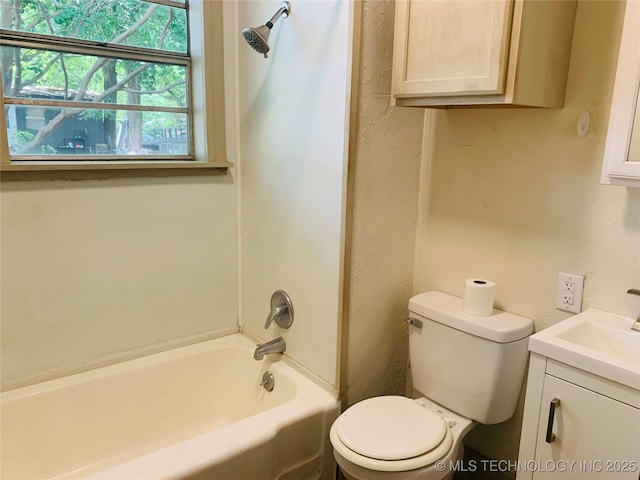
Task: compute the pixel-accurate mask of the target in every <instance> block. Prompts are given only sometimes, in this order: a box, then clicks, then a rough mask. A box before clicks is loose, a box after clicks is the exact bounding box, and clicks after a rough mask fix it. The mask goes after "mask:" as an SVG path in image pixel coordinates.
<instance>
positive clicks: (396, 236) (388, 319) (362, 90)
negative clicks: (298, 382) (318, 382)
mask: <svg viewBox="0 0 640 480" xmlns="http://www.w3.org/2000/svg"><path fill="white" fill-rule="evenodd" d="M393 20H394V2H393V1H378V0H374V1H365V2H363V3H362V35H361V39H360V42H361V44H360V50H359V52H360V67H359V72H360V80H359V88H358V90H359V93H358V106H357V126H356V132H355V136H354V141H355V153H356V155H355V158H352V159H351V162H352V166H351V168H352V170H353V172H352V182H353V183H352V186H351V188H352V195H353V213H352V215H353V225H352V228H353V231H352V242H351V262H350V270H351V274H350V277H349V278H350V282H349V283H350V291H351V294H350V298H349V313H348V340H347V342H346V344H347V349H348V355H347V365H346V368H347V372H346V375H347V388H346V392H345V393H346V400H347V403H348V404H353V403H355V402H357V401H359V400H362V399H364V398H368V397H371V396H375V395H382V394H392V393H396V394H402V393H404V383H405V374H406V369H405V366H406V359H407V353H408V352H407V328H406V323H405V322H404V321H403V320H404V318H405V317H406V313H407V312H406V311H407V302H408V299H409V297H410V296H411V293H412V283H413V279H412V274H413V253H414V251H413V250H414V242H415V229H416V219H417V206H418V179H419V168H420V152H421V142H422V125H423V113H422V110H420V109H409V108H395V107H391V106H390V99H389V92H390V90H391V45H392V39H393Z"/></svg>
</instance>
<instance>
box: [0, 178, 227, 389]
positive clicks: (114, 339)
mask: <svg viewBox="0 0 640 480" xmlns="http://www.w3.org/2000/svg"><path fill="white" fill-rule="evenodd" d="M0 199H1V211H0V214H1V225H0V227H1V231H2V238H1V240H2V242H1V258H2V266H1V277H0V280H1V291H0V292H1V304H2V310H1V318H2V325H1V326H2V330H1V332H2V380H3V383H5V384H6V383H7V382H10V381H13V382H14V383H15V382H16V381H19V380H20V379H25V378H26V377H29V376H34V375H35V376H38V378H47V376H55V375H56V374H57V373H56V372H57V371H58V370H59V369H62V370H63V371H64V370H65V369H67V370H68V369H69V368H71V369H78V368H80V369H81V368H83V367H84V368H86V367H88V366H91V365H92V364H94V363H95V362H98V361H101V360H103V359H105V358H107V357H109V358H117V357H118V356H119V355H135V352H142V351H148V350H149V349H153V348H156V349H158V348H160V349H161V348H168V345H170V344H172V343H175V342H176V341H180V339H186V338H188V337H194V336H196V337H199V336H202V335H213V334H215V332H222V331H229V330H233V329H235V328H236V318H237V315H236V247H235V187H234V184H233V178H232V177H231V176H230V175H229V176H225V177H198V178H189V177H185V178H164V179H160V178H147V179H121V180H116V179H112V180H94V181H77V182H71V181H38V182H3V183H2V192H1V196H0ZM163 345H165V346H164V347H163Z"/></svg>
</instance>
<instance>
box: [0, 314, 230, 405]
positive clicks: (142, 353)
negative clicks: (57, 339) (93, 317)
mask: <svg viewBox="0 0 640 480" xmlns="http://www.w3.org/2000/svg"><path fill="white" fill-rule="evenodd" d="M237 333H240V328H239V327H237V326H235V327H231V328H225V329H222V330H216V331H215V332H205V333H198V334H195V335H189V336H186V337H181V338H177V339H172V340H168V341H166V342H162V343H157V344H153V345H145V346H142V347H138V348H133V349H130V350H127V351H124V352H115V353H110V354H107V355H102V356H99V357H97V358H95V359H91V360H88V361H86V362H82V363H77V364H71V365H65V366H62V367H57V368H53V369H51V370H45V371H43V372H37V373H34V374H31V375H26V376H23V377H18V378H10V379H8V380H4V381H2V382H1V383H0V394H5V393H8V392H10V391H13V390H16V389H20V388H25V387H29V386H31V385H39V384H42V383H47V382H50V381H54V380H59V379H61V378H65V377H69V376H73V375H78V374H81V373H84V372H89V371H93V370H97V369H100V368H105V367H109V366H111V365H117V364H120V363H125V362H130V361H133V360H137V359H138V358H144V357H148V356H152V355H157V354H159V353H164V352H168V351H171V350H175V349H179V348H182V347H188V346H189V345H195V344H198V343H203V342H208V341H210V340H216V339H219V338H224V337H228V336H231V335H235V334H237Z"/></svg>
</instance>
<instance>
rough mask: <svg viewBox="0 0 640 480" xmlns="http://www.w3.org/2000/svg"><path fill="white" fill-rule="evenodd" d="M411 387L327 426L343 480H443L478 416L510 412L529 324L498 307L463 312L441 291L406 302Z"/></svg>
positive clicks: (500, 417)
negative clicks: (485, 312) (412, 394)
mask: <svg viewBox="0 0 640 480" xmlns="http://www.w3.org/2000/svg"><path fill="white" fill-rule="evenodd" d="M409 311H410V313H411V315H410V318H409V320H408V322H409V323H410V327H409V330H410V331H409V354H410V359H411V378H412V379H413V388H414V389H415V390H417V391H418V392H420V393H421V394H422V395H424V397H423V398H418V399H415V400H412V399H409V398H406V397H400V396H383V397H375V398H369V399H367V400H363V401H361V402H358V403H356V404H355V405H353V406H351V407H350V408H349V409H347V410H346V411H345V412H344V413H343V414H342V415H340V416H339V417H338V419H337V420H336V421H335V422H334V423H333V425H332V427H331V431H330V438H331V443H332V444H333V452H334V456H335V458H336V461H337V462H338V465H339V466H340V469H341V470H342V472H343V474H344V475H345V476H346V478H347V479H349V480H353V479H355V480H409V479H410V480H413V479H420V480H442V479H447V478H450V477H451V476H453V472H452V471H451V468H450V467H451V465H455V462H456V461H458V460H460V459H461V458H462V454H463V444H462V440H463V439H464V437H465V435H466V434H467V433H468V432H469V431H470V430H471V429H472V428H473V427H474V426H475V425H476V422H480V423H483V424H487V425H491V424H494V423H500V422H504V421H505V420H508V419H509V418H510V417H511V416H512V415H513V413H514V411H515V408H516V403H517V401H518V395H519V393H520V388H521V387H522V381H523V379H524V372H525V368H526V364H527V357H528V351H527V343H528V339H529V335H531V333H532V332H533V323H532V322H531V320H529V319H528V318H523V317H519V316H517V315H512V314H510V313H506V312H502V311H500V310H496V309H494V310H493V314H492V315H491V316H488V317H477V316H474V315H468V314H466V313H464V312H463V310H462V299H460V298H457V297H453V296H451V295H447V294H444V293H441V292H427V293H422V294H420V295H416V296H415V297H413V298H411V300H410V301H409Z"/></svg>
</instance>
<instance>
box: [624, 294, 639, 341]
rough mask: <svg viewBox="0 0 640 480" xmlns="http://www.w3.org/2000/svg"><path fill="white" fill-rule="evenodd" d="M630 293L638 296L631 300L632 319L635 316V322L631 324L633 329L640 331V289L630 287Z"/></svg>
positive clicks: (630, 311)
mask: <svg viewBox="0 0 640 480" xmlns="http://www.w3.org/2000/svg"><path fill="white" fill-rule="evenodd" d="M627 293H628V294H629V295H636V296H637V297H638V298H637V299H635V300H633V301H632V302H630V306H629V316H630V317H631V319H633V318H634V317H635V322H633V325H631V330H635V331H636V332H640V290H638V289H637V288H630V289H629V290H627Z"/></svg>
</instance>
